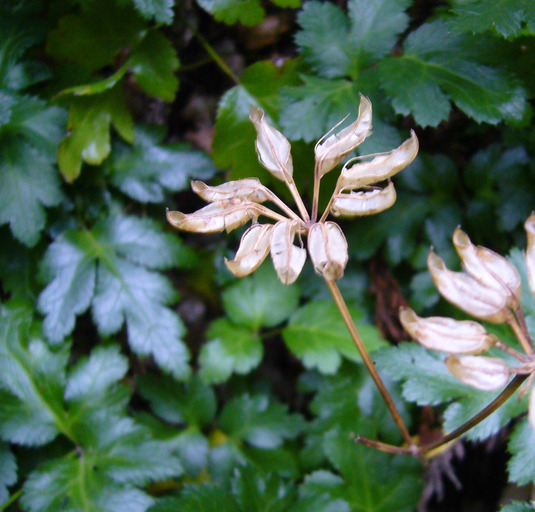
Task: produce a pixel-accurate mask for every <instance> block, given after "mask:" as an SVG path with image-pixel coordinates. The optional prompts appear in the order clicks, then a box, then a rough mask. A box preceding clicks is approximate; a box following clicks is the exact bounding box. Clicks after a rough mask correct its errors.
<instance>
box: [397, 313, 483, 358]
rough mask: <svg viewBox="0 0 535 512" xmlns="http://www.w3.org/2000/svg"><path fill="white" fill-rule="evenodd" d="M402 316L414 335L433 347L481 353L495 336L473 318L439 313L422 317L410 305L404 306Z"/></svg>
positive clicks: (456, 352)
mask: <svg viewBox="0 0 535 512" xmlns="http://www.w3.org/2000/svg"><path fill="white" fill-rule="evenodd" d="M399 319H400V321H401V324H402V325H403V327H404V328H405V330H406V331H407V332H408V333H409V334H410V336H411V337H412V338H413V339H415V340H416V341H417V342H418V343H420V344H422V345H423V346H424V347H426V348H430V349H432V350H440V351H441V352H449V353H450V354H481V353H483V352H486V351H487V350H488V349H489V348H490V347H491V346H492V344H493V338H492V336H491V335H490V334H489V333H488V332H487V331H486V330H485V328H484V327H483V326H482V325H480V324H478V323H477V322H473V321H471V320H462V321H459V320H454V319H453V318H447V317H438V316H433V317H429V318H421V317H419V316H418V315H417V314H416V313H415V312H414V311H413V310H412V309H409V308H402V310H401V311H400V313H399Z"/></svg>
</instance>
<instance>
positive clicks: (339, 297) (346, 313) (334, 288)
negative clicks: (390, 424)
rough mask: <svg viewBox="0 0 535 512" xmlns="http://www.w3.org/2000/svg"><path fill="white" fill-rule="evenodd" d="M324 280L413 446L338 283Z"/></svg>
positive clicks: (350, 332)
mask: <svg viewBox="0 0 535 512" xmlns="http://www.w3.org/2000/svg"><path fill="white" fill-rule="evenodd" d="M325 282H326V283H327V286H328V287H329V290H330V292H331V295H332V296H333V299H334V302H335V303H336V306H337V308H338V310H339V311H340V314H341V315H342V318H343V320H344V323H345V324H346V327H347V330H348V331H349V334H350V335H351V338H352V339H353V342H354V343H355V346H356V347H357V349H358V351H359V353H360V356H361V357H362V361H363V362H364V365H365V366H366V368H367V370H368V372H369V373H370V375H371V377H372V379H373V381H374V382H375V385H376V386H377V388H378V389H379V392H380V393H381V395H382V397H383V399H384V401H385V403H386V406H387V407H388V410H389V411H390V414H391V415H392V417H393V418H394V421H395V422H396V425H397V426H398V428H399V431H400V432H401V434H402V436H403V438H404V440H405V442H406V443H407V444H408V445H409V447H411V446H415V444H414V442H413V440H412V439H411V436H410V434H409V431H408V430H407V427H406V426H405V422H404V421H403V419H402V418H401V415H400V414H399V412H398V410H397V408H396V406H395V404H394V401H393V400H392V397H391V396H390V393H389V392H388V390H387V389H386V386H385V384H384V382H383V380H382V379H381V377H380V376H379V373H378V372H377V369H376V368H375V365H374V364H373V361H372V359H371V357H370V354H369V353H368V351H367V350H366V347H365V346H364V343H363V341H362V338H361V337H360V334H359V332H358V330H357V327H356V326H355V323H354V322H353V318H351V314H350V313H349V310H348V309H347V305H346V303H345V301H344V298H343V297H342V294H341V293H340V289H339V288H338V285H337V284H336V282H335V281H330V280H327V279H325Z"/></svg>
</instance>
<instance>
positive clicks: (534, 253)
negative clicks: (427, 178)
mask: <svg viewBox="0 0 535 512" xmlns="http://www.w3.org/2000/svg"><path fill="white" fill-rule="evenodd" d="M524 228H525V230H526V235H527V238H528V246H527V248H526V267H527V269H528V281H529V287H530V289H531V293H532V294H533V295H535V213H532V214H531V215H530V216H529V217H528V218H527V220H526V222H525V223H524Z"/></svg>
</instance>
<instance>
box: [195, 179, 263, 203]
mask: <svg viewBox="0 0 535 512" xmlns="http://www.w3.org/2000/svg"><path fill="white" fill-rule="evenodd" d="M191 188H192V190H193V192H195V193H196V194H197V195H199V196H200V197H202V198H203V199H204V200H205V201H206V202H208V203H214V202H217V201H224V200H226V199H233V198H238V199H242V200H244V201H252V202H254V203H263V202H264V201H267V200H268V197H269V196H268V195H269V191H268V190H267V189H266V187H264V185H262V183H260V180H259V179H257V178H245V179H243V180H236V181H227V182H226V183H223V184H222V185H217V186H215V187H211V186H209V185H207V184H206V183H203V182H202V181H192V182H191Z"/></svg>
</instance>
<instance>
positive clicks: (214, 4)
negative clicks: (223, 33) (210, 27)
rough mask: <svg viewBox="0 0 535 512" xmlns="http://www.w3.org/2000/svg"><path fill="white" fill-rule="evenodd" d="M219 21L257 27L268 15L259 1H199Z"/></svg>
mask: <svg viewBox="0 0 535 512" xmlns="http://www.w3.org/2000/svg"><path fill="white" fill-rule="evenodd" d="M197 3H198V4H199V5H200V6H201V7H202V8H203V9H204V10H205V11H207V12H209V13H210V14H211V15H213V17H214V18H215V19H216V20H217V21H221V22H223V23H226V24H227V25H234V24H235V23H242V24H243V25H256V24H258V23H260V22H261V21H262V20H263V19H264V16H265V14H266V12H265V10H264V8H263V7H262V6H261V5H260V1H259V0H197Z"/></svg>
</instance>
